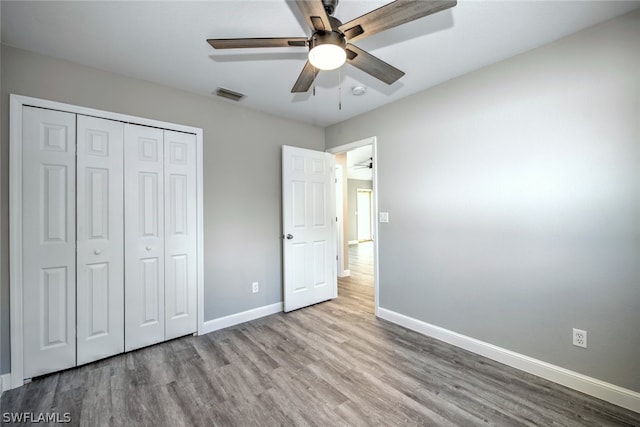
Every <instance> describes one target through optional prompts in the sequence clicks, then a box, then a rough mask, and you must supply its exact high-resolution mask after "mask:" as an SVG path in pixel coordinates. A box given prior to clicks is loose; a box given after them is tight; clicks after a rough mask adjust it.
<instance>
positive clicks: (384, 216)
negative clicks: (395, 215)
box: [380, 212, 389, 222]
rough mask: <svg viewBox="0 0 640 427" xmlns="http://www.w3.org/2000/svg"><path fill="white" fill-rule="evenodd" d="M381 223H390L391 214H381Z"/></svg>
mask: <svg viewBox="0 0 640 427" xmlns="http://www.w3.org/2000/svg"><path fill="white" fill-rule="evenodd" d="M380 222H389V212H380Z"/></svg>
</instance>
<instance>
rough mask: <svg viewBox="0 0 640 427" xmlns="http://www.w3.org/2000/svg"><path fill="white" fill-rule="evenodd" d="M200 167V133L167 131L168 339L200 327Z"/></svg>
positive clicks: (165, 156)
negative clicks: (198, 143)
mask: <svg viewBox="0 0 640 427" xmlns="http://www.w3.org/2000/svg"><path fill="white" fill-rule="evenodd" d="M196 169H197V165H196V136H195V135H193V134H187V133H182V132H173V131H165V132H164V182H165V207H164V218H165V246H164V247H165V339H172V338H176V337H180V336H183V335H186V334H190V333H192V332H196V330H197V329H198V327H197V316H196V313H197V304H196V302H197V295H196V280H197V276H196V274H197V260H196V255H197V236H196V231H197V230H196V224H197V218H196V209H197V193H196V189H197V183H196Z"/></svg>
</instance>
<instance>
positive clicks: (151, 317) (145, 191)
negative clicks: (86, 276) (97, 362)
mask: <svg viewBox="0 0 640 427" xmlns="http://www.w3.org/2000/svg"><path fill="white" fill-rule="evenodd" d="M124 135H125V138H124V168H125V177H124V185H125V188H126V191H125V207H124V210H125V283H126V286H125V350H126V351H130V350H133V349H136V348H140V347H144V346H147V345H151V344H155V343H157V342H160V341H163V340H164V326H165V325H164V256H165V255H164V149H163V146H164V143H163V141H164V140H163V131H162V130H161V129H156V128H151V127H145V126H138V125H131V124H127V125H125V131H124Z"/></svg>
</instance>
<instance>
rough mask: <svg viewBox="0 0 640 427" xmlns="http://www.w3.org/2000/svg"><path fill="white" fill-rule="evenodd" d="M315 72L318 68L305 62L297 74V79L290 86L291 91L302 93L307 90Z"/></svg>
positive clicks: (314, 76) (316, 72)
mask: <svg viewBox="0 0 640 427" xmlns="http://www.w3.org/2000/svg"><path fill="white" fill-rule="evenodd" d="M317 74H318V69H317V68H316V67H314V66H313V65H311V62H309V61H307V63H306V64H304V68H303V69H302V72H301V73H300V75H299V76H298V80H296V83H295V84H294V85H293V88H291V93H303V92H306V91H308V90H309V88H310V87H311V84H312V83H313V80H314V79H315V78H316V75H317Z"/></svg>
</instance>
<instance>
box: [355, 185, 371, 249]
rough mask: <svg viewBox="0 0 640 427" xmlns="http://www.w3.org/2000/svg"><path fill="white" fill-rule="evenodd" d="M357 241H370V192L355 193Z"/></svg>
mask: <svg viewBox="0 0 640 427" xmlns="http://www.w3.org/2000/svg"><path fill="white" fill-rule="evenodd" d="M356 215H357V219H358V240H359V241H366V240H371V190H360V189H358V190H357V191H356Z"/></svg>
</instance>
